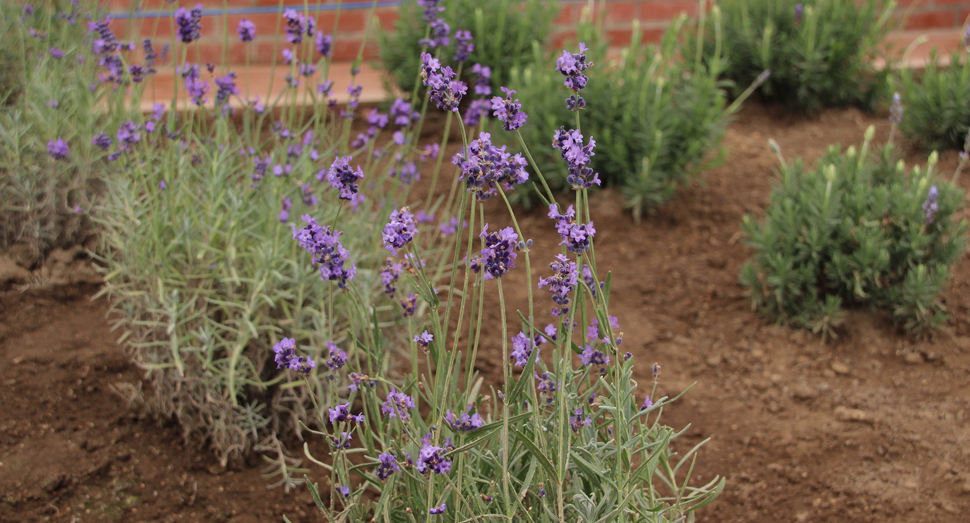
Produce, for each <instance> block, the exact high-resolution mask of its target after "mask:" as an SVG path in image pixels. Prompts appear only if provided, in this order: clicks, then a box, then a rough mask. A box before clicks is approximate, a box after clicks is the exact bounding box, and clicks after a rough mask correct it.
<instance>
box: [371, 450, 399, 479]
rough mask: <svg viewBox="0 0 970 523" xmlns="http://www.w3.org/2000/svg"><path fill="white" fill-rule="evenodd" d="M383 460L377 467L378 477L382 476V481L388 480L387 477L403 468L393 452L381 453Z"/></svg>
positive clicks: (381, 459)
mask: <svg viewBox="0 0 970 523" xmlns="http://www.w3.org/2000/svg"><path fill="white" fill-rule="evenodd" d="M377 459H379V460H380V462H381V464H380V465H378V467H377V472H376V474H377V477H378V478H381V481H386V480H387V478H389V477H391V474H394V472H396V471H399V470H401V466H400V465H398V464H397V458H395V457H394V455H393V454H381V455H380V456H378V458H377Z"/></svg>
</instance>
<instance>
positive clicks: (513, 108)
mask: <svg viewBox="0 0 970 523" xmlns="http://www.w3.org/2000/svg"><path fill="white" fill-rule="evenodd" d="M502 92H504V93H505V98H502V97H501V96H496V97H494V98H492V109H493V110H494V111H495V117H496V118H498V119H499V121H501V122H505V123H504V124H502V129H505V130H506V131H514V130H516V129H518V128H520V127H522V126H523V125H525V121H526V119H528V118H529V116H528V115H526V114H525V113H523V112H521V109H522V104H520V103H519V99H518V98H516V99H515V101H512V95H513V94H514V93H515V91H513V90H511V89H508V88H506V87H502Z"/></svg>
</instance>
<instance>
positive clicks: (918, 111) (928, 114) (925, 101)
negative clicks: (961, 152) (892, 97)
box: [899, 26, 970, 150]
mask: <svg viewBox="0 0 970 523" xmlns="http://www.w3.org/2000/svg"><path fill="white" fill-rule="evenodd" d="M968 27H970V26H968ZM968 31H970V30H968ZM964 44H965V45H964V49H963V51H960V52H954V53H953V54H951V55H950V63H949V65H947V66H945V67H944V66H941V65H940V63H939V61H938V58H937V54H936V50H935V49H934V50H933V51H932V53H931V55H930V61H929V63H928V64H927V65H926V68H925V69H924V70H923V71H921V72H920V73H919V74H915V73H914V71H913V70H912V69H902V70H901V71H900V73H899V78H900V86H901V88H902V104H903V105H904V106H905V107H906V110H907V112H906V118H905V119H903V121H902V123H901V125H900V129H901V130H902V131H903V133H905V134H906V136H907V137H908V138H909V139H911V140H912V141H913V142H914V143H916V144H917V145H918V146H920V147H923V148H925V149H929V150H941V149H963V148H964V142H965V141H966V136H967V130H968V129H970V63H968V60H967V59H966V54H967V52H968V51H967V50H968V49H970V36H968V37H965V39H964Z"/></svg>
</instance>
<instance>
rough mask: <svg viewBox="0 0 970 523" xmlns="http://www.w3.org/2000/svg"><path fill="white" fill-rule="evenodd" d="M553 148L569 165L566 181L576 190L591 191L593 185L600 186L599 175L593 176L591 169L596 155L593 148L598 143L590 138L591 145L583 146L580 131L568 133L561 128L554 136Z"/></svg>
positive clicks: (573, 130)
mask: <svg viewBox="0 0 970 523" xmlns="http://www.w3.org/2000/svg"><path fill="white" fill-rule="evenodd" d="M552 146H553V147H555V148H556V149H559V154H560V155H561V156H562V158H563V159H564V160H566V163H567V164H568V170H569V175H568V176H566V181H568V182H569V184H570V185H572V186H573V188H574V189H589V188H590V187H592V186H593V185H600V179H599V173H596V174H593V169H592V168H590V167H589V164H590V162H591V161H592V157H593V156H595V155H596V153H594V152H593V148H594V147H596V141H595V140H593V137H592V136H590V137H589V143H588V144H587V145H583V134H582V133H580V132H579V131H578V130H575V129H572V130H570V131H566V128H565V127H560V128H559V130H558V131H556V134H555V135H554V136H553V142H552Z"/></svg>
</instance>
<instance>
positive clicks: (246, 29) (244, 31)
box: [236, 18, 256, 42]
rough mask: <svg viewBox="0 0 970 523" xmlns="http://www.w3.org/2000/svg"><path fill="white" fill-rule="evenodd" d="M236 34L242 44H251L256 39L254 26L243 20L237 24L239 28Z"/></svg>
mask: <svg viewBox="0 0 970 523" xmlns="http://www.w3.org/2000/svg"><path fill="white" fill-rule="evenodd" d="M236 33H238V34H239V40H241V41H243V42H252V41H253V40H254V39H256V24H254V23H253V22H251V21H249V20H247V19H245V18H243V19H242V20H241V21H240V22H239V27H238V28H236Z"/></svg>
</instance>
